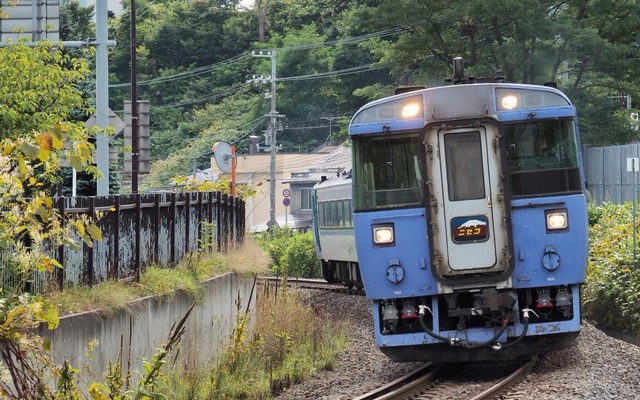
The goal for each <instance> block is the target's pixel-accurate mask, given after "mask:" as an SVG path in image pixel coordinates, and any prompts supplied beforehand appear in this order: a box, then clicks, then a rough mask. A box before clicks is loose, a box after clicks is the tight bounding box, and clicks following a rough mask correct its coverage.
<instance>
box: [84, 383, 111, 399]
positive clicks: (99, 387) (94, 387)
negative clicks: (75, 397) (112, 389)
mask: <svg viewBox="0 0 640 400" xmlns="http://www.w3.org/2000/svg"><path fill="white" fill-rule="evenodd" d="M87 390H88V391H89V394H90V395H91V398H92V399H93V400H109V399H110V397H109V389H107V387H106V386H105V385H103V384H101V383H98V382H92V383H91V384H90V385H89V388H88V389H87Z"/></svg>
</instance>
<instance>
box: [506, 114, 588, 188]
mask: <svg viewBox="0 0 640 400" xmlns="http://www.w3.org/2000/svg"><path fill="white" fill-rule="evenodd" d="M505 130H506V137H507V151H508V153H507V167H508V170H509V182H510V186H511V195H512V196H513V197H526V196H543V195H555V194H569V193H580V192H582V182H581V178H580V170H579V160H578V146H577V140H576V129H575V124H574V122H573V120H572V119H567V120H550V121H531V122H523V123H519V124H511V125H506V126H505Z"/></svg>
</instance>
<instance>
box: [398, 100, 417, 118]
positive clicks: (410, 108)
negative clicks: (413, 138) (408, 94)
mask: <svg viewBox="0 0 640 400" xmlns="http://www.w3.org/2000/svg"><path fill="white" fill-rule="evenodd" d="M420 111H421V104H420V103H418V102H417V101H416V102H413V103H409V104H406V105H404V106H403V107H402V118H415V117H417V116H418V114H420Z"/></svg>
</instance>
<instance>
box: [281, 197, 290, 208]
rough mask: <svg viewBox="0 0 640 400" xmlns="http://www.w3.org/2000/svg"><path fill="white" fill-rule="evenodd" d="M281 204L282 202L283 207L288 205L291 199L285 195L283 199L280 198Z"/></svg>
mask: <svg viewBox="0 0 640 400" xmlns="http://www.w3.org/2000/svg"><path fill="white" fill-rule="evenodd" d="M282 204H284V206H285V207H289V205H291V199H290V198H288V197H285V198H284V199H282Z"/></svg>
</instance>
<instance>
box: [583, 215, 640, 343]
mask: <svg viewBox="0 0 640 400" xmlns="http://www.w3.org/2000/svg"><path fill="white" fill-rule="evenodd" d="M632 221H633V215H632V204H631V203H625V204H623V205H615V204H604V205H602V206H592V205H591V206H590V207H589V261H588V265H587V279H586V285H585V287H584V292H583V311H584V315H585V317H586V318H587V319H589V320H591V321H593V322H594V323H595V324H596V325H598V326H601V327H604V328H611V329H617V330H622V331H626V332H629V333H633V334H640V302H638V299H639V298H640V267H639V266H638V263H637V262H636V260H634V254H633V252H634V246H633V224H632ZM636 224H637V221H636ZM636 229H638V226H636Z"/></svg>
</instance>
